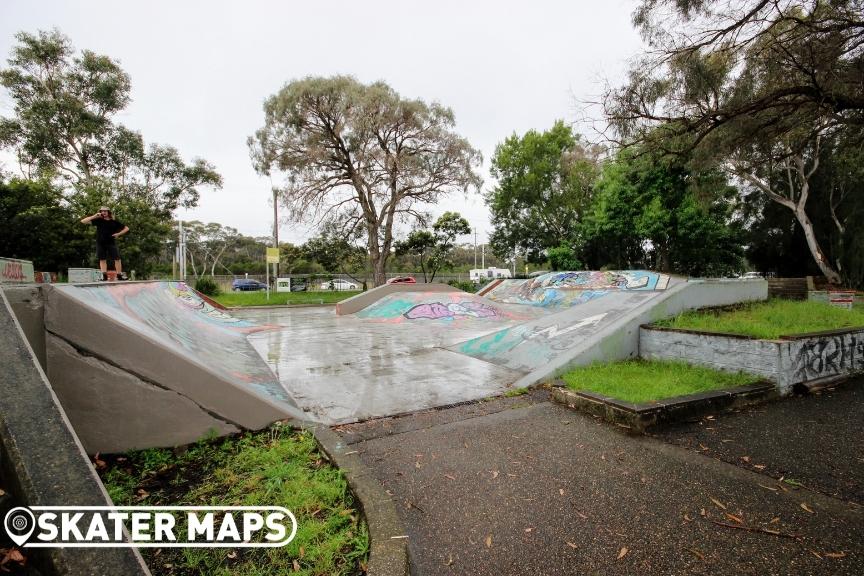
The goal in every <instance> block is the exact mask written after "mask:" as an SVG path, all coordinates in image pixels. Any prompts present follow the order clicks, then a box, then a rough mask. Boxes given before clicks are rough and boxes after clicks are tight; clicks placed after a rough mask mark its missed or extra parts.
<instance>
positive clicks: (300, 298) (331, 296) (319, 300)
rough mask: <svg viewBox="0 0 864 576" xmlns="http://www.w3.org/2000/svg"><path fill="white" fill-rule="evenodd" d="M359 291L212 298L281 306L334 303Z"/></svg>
mask: <svg viewBox="0 0 864 576" xmlns="http://www.w3.org/2000/svg"><path fill="white" fill-rule="evenodd" d="M359 293H360V292H359V291H354V290H350V291H349V290H345V291H338V292H336V291H328V292H271V293H270V299H269V300H268V299H267V293H266V292H264V291H259V292H225V293H223V294H220V295H219V296H215V297H214V298H213V299H214V300H216V301H217V302H219V303H220V304H222V305H223V306H228V307H235V306H281V305H284V304H335V303H336V302H341V301H342V300H345V299H346V298H350V297H351V296H355V295H357V294H359Z"/></svg>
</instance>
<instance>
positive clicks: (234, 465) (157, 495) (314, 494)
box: [96, 424, 369, 576]
mask: <svg viewBox="0 0 864 576" xmlns="http://www.w3.org/2000/svg"><path fill="white" fill-rule="evenodd" d="M96 467H97V469H98V470H99V472H100V475H101V476H102V480H103V482H104V483H105V485H106V487H107V489H108V493H109V495H110V496H111V499H112V500H113V501H114V503H115V504H116V505H134V504H139V505H148V506H156V505H177V506H180V505H214V506H215V505H218V506H232V505H246V506H270V505H272V506H284V507H285V508H288V509H289V510H291V511H292V512H293V513H294V515H295V516H296V518H297V525H298V528H297V535H296V537H295V538H294V540H292V541H291V543H289V544H288V545H287V546H284V547H281V548H235V549H231V548H164V549H154V548H145V549H142V554H143V555H144V558H145V560H146V561H147V564H148V566H149V567H150V570H151V571H152V572H153V574H154V575H155V576H167V575H171V576H181V575H183V576H186V575H193V574H195V575H208V576H209V575H214V576H228V575H232V576H268V575H276V574H288V573H290V574H298V575H307V576H312V575H319V574H328V575H330V574H332V575H355V574H360V573H362V572H363V570H364V569H365V562H366V558H367V556H368V550H369V536H368V532H367V528H366V524H365V522H364V521H363V520H362V518H361V517H360V514H359V513H358V511H357V509H356V507H355V503H354V501H353V498H352V495H351V493H350V491H349V490H348V487H347V483H346V480H345V478H344V476H343V475H342V473H341V471H339V469H337V468H335V467H333V466H332V465H330V464H329V463H328V462H327V461H326V460H325V459H324V458H322V456H321V454H320V453H319V452H318V450H317V445H316V443H315V439H314V437H313V436H312V434H310V433H309V432H305V431H299V430H295V429H292V428H290V427H288V426H284V425H280V424H276V425H274V426H272V427H271V428H270V429H267V430H264V431H261V432H256V433H245V434H242V435H238V436H234V437H230V438H224V439H218V440H212V439H211V440H203V441H201V442H198V443H196V444H194V445H192V446H190V447H188V449H185V450H183V449H181V450H172V449H150V450H141V451H137V452H132V453H129V454H127V455H125V456H119V457H106V458H104V460H97V461H96Z"/></svg>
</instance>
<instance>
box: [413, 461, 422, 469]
mask: <svg viewBox="0 0 864 576" xmlns="http://www.w3.org/2000/svg"><path fill="white" fill-rule="evenodd" d="M414 467H415V468H417V469H419V468H422V467H423V465H422V464H420V461H419V460H418V461H417V462H415V463H414Z"/></svg>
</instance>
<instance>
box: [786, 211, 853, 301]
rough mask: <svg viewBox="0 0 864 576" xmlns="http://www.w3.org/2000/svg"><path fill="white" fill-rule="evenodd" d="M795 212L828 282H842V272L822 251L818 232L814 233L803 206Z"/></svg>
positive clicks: (817, 263)
mask: <svg viewBox="0 0 864 576" xmlns="http://www.w3.org/2000/svg"><path fill="white" fill-rule="evenodd" d="M794 212H795V218H796V219H797V220H798V223H799V224H801V228H802V229H803V230H804V237H805V238H806V239H807V246H808V247H809V248H810V254H812V255H813V259H814V260H816V265H817V266H819V270H821V271H822V274H824V275H825V277H826V278H827V279H828V282H830V283H831V284H840V283H841V281H842V280H841V278H840V274H838V273H837V271H836V270H834V268H833V267H832V266H831V265H830V264H829V263H828V260H827V259H826V258H825V254H823V253H822V249H821V248H820V247H819V241H818V240H817V239H816V234H814V233H813V223H812V222H810V218H809V217H808V216H807V213H806V212H805V211H804V210H803V208H802V209H798V210H794Z"/></svg>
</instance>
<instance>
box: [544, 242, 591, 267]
mask: <svg viewBox="0 0 864 576" xmlns="http://www.w3.org/2000/svg"><path fill="white" fill-rule="evenodd" d="M546 255H547V257H548V258H549V265H550V266H551V267H552V270H556V271H557V270H564V271H572V270H581V269H582V263H581V262H580V261H579V259H578V258H577V257H576V253H575V252H573V249H572V248H570V246H564V245H562V246H556V247H555V248H550V249H549V250H547V251H546Z"/></svg>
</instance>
